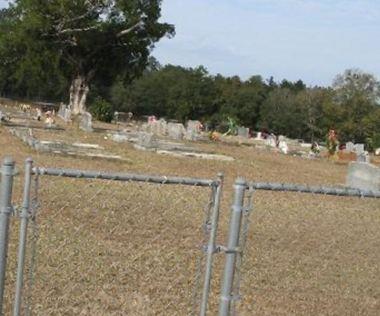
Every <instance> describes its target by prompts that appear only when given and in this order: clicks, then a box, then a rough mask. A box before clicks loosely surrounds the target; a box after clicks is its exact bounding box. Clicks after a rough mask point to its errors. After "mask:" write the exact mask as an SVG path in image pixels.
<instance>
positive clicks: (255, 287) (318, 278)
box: [219, 179, 380, 315]
mask: <svg viewBox="0 0 380 316" xmlns="http://www.w3.org/2000/svg"><path fill="white" fill-rule="evenodd" d="M379 198H380V192H370V191H361V190H354V189H347V188H339V187H337V188H334V187H314V186H305V185H294V184H278V183H254V182H252V183H247V182H245V181H244V180H243V179H240V180H237V182H236V183H235V198H234V199H235V201H234V204H233V206H232V211H231V220H230V233H229V240H228V243H227V248H226V249H225V251H226V266H225V270H224V278H223V285H222V295H221V300H220V310H219V315H290V314H296V313H299V312H300V311H304V313H306V314H309V313H311V314H330V313H332V314H334V315H335V314H336V315H347V314H353V315H354V314H355V315H377V313H378V310H379V309H378V308H379V306H380V305H379V301H378V300H377V297H379V295H380V292H379V288H380V281H379V278H378V277H377V276H378V275H379V274H380V266H379V265H378V262H379V261H378V260H379V259H380V257H379V255H378V251H377V250H378V246H379V244H378V240H380V233H379V232H378V231H379V230H378V227H379V225H380V204H379ZM231 238H232V239H231Z"/></svg>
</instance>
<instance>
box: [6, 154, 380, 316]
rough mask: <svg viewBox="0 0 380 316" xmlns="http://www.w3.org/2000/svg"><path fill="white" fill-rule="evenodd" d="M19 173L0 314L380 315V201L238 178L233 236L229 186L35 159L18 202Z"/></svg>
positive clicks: (372, 195) (10, 170) (370, 195)
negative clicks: (227, 208)
mask: <svg viewBox="0 0 380 316" xmlns="http://www.w3.org/2000/svg"><path fill="white" fill-rule="evenodd" d="M14 174H15V172H14V163H13V162H12V161H11V160H9V159H8V160H6V161H4V163H3V166H2V171H1V183H0V184H1V185H0V259H1V260H0V292H1V293H0V294H1V299H2V300H3V301H2V302H1V304H0V306H1V309H2V312H4V313H5V314H7V315H8V314H11V313H12V311H13V315H14V316H18V315H89V314H91V315H92V314H95V315H201V316H205V315H215V314H217V311H218V310H219V315H220V316H227V315H253V314H258V315H273V314H279V315H281V314H282V315H289V314H294V313H298V312H300V311H304V312H305V313H315V314H318V313H319V314H320V313H323V314H329V313H330V312H331V311H333V314H340V315H344V314H350V313H351V312H352V313H353V314H365V315H377V312H378V310H379V308H378V307H379V302H378V299H377V298H378V297H380V292H379V290H378V289H380V283H379V279H378V278H377V275H379V274H380V267H379V265H378V262H379V260H380V257H379V255H378V254H379V252H378V251H377V250H378V240H380V233H379V230H378V227H379V225H380V205H379V198H380V192H368V191H360V190H353V189H347V188H332V187H310V186H304V185H294V184H277V183H256V182H250V183H248V182H246V181H245V180H244V179H242V178H239V179H237V180H236V182H235V185H234V192H233V203H232V207H231V212H230V214H229V216H228V215H227V216H222V219H226V217H229V228H228V229H227V227H226V228H225V227H224V224H225V223H224V220H221V221H220V220H219V215H220V214H219V213H220V207H221V191H222V184H223V177H222V175H219V176H218V177H217V178H216V179H214V180H210V179H193V178H176V177H158V176H149V175H137V174H120V173H119V174H116V173H113V174H111V173H103V172H94V171H85V170H69V169H52V168H34V169H32V161H31V160H28V161H27V162H26V167H25V177H24V179H23V180H24V191H23V192H20V191H17V190H16V191H15V192H12V187H13V184H12V182H13V181H15V183H16V184H17V186H19V187H22V183H21V181H20V178H19V177H14ZM12 194H13V195H14V199H13V201H12V199H11V197H12ZM15 199H16V200H22V203H21V204H20V205H19V206H15V205H14V204H13V203H14V200H15ZM219 222H221V223H219ZM220 225H222V226H223V227H218V226H220ZM10 228H11V229H10ZM217 235H219V238H221V237H223V239H225V240H226V241H225V243H224V242H223V244H222V245H220V244H219V240H218V239H219V238H217ZM8 244H9V246H8ZM17 245H18V247H17ZM217 253H223V255H222V256H215V254H217ZM16 258H17V259H16ZM7 259H8V260H7ZM223 261H224V262H223ZM223 266H224V269H223ZM6 268H8V269H6ZM14 271H17V273H14ZM219 281H220V282H219ZM4 289H5V295H2V294H4ZM13 298H14V301H13ZM0 314H1V312H0Z"/></svg>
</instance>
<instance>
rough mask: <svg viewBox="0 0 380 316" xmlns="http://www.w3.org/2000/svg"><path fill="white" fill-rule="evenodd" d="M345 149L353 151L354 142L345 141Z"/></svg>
mask: <svg viewBox="0 0 380 316" xmlns="http://www.w3.org/2000/svg"><path fill="white" fill-rule="evenodd" d="M346 151H348V152H354V151H355V144H354V143H353V142H348V143H346Z"/></svg>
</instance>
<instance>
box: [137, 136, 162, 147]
mask: <svg viewBox="0 0 380 316" xmlns="http://www.w3.org/2000/svg"><path fill="white" fill-rule="evenodd" d="M137 145H138V146H140V147H143V148H147V149H150V148H157V146H158V143H157V139H156V136H155V135H154V134H153V133H146V132H140V133H139V135H138V142H137Z"/></svg>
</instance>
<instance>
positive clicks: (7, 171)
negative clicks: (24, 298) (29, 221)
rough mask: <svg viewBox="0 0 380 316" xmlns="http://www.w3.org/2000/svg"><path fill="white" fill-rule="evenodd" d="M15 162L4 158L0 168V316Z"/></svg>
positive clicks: (9, 158) (0, 312)
mask: <svg viewBox="0 0 380 316" xmlns="http://www.w3.org/2000/svg"><path fill="white" fill-rule="evenodd" d="M14 166H15V162H14V160H13V159H12V158H11V157H6V158H5V159H4V161H3V165H2V168H1V189H0V315H2V314H3V298H4V285H5V272H6V265H7V252H8V232H9V217H10V215H11V213H12V187H13V177H14Z"/></svg>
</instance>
